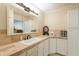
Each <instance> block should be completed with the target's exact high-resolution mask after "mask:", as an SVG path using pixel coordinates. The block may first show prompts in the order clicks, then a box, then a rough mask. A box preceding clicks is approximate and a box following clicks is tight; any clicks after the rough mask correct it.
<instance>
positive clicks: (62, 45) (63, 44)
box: [57, 39, 68, 55]
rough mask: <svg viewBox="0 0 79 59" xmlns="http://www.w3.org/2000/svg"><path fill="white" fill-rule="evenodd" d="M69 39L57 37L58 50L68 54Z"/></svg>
mask: <svg viewBox="0 0 79 59" xmlns="http://www.w3.org/2000/svg"><path fill="white" fill-rule="evenodd" d="M67 48H68V47H67V39H57V52H58V53H60V54H62V55H67Z"/></svg>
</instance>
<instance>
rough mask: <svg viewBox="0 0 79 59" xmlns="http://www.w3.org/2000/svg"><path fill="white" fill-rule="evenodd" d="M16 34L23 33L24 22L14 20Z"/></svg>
mask: <svg viewBox="0 0 79 59" xmlns="http://www.w3.org/2000/svg"><path fill="white" fill-rule="evenodd" d="M14 33H23V21H21V20H16V19H14Z"/></svg>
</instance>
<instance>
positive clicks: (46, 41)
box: [44, 39, 49, 56]
mask: <svg viewBox="0 0 79 59" xmlns="http://www.w3.org/2000/svg"><path fill="white" fill-rule="evenodd" d="M48 50H49V42H48V39H46V40H45V41H44V56H48Z"/></svg>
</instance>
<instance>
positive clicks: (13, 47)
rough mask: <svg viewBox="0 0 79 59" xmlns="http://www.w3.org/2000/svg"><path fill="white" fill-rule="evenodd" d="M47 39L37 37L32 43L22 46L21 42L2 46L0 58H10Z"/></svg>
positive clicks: (0, 47) (45, 37)
mask: <svg viewBox="0 0 79 59" xmlns="http://www.w3.org/2000/svg"><path fill="white" fill-rule="evenodd" d="M47 38H50V36H43V35H41V36H38V37H35V38H32V39H35V41H33V42H31V43H30V42H29V44H24V43H22V41H23V40H22V41H19V42H15V43H11V44H8V45H4V46H0V56H10V55H13V54H16V53H18V52H20V51H22V50H23V49H27V50H28V49H29V48H31V47H33V46H35V45H37V44H39V43H40V42H42V41H44V40H46V39H47ZM52 38H56V37H52Z"/></svg>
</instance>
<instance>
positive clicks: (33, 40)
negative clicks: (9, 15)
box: [20, 38, 38, 45]
mask: <svg viewBox="0 0 79 59" xmlns="http://www.w3.org/2000/svg"><path fill="white" fill-rule="evenodd" d="M36 41H38V40H37V39H34V38H33V39H28V40H23V41H20V43H22V44H25V45H30V44H33V43H35V42H36Z"/></svg>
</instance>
